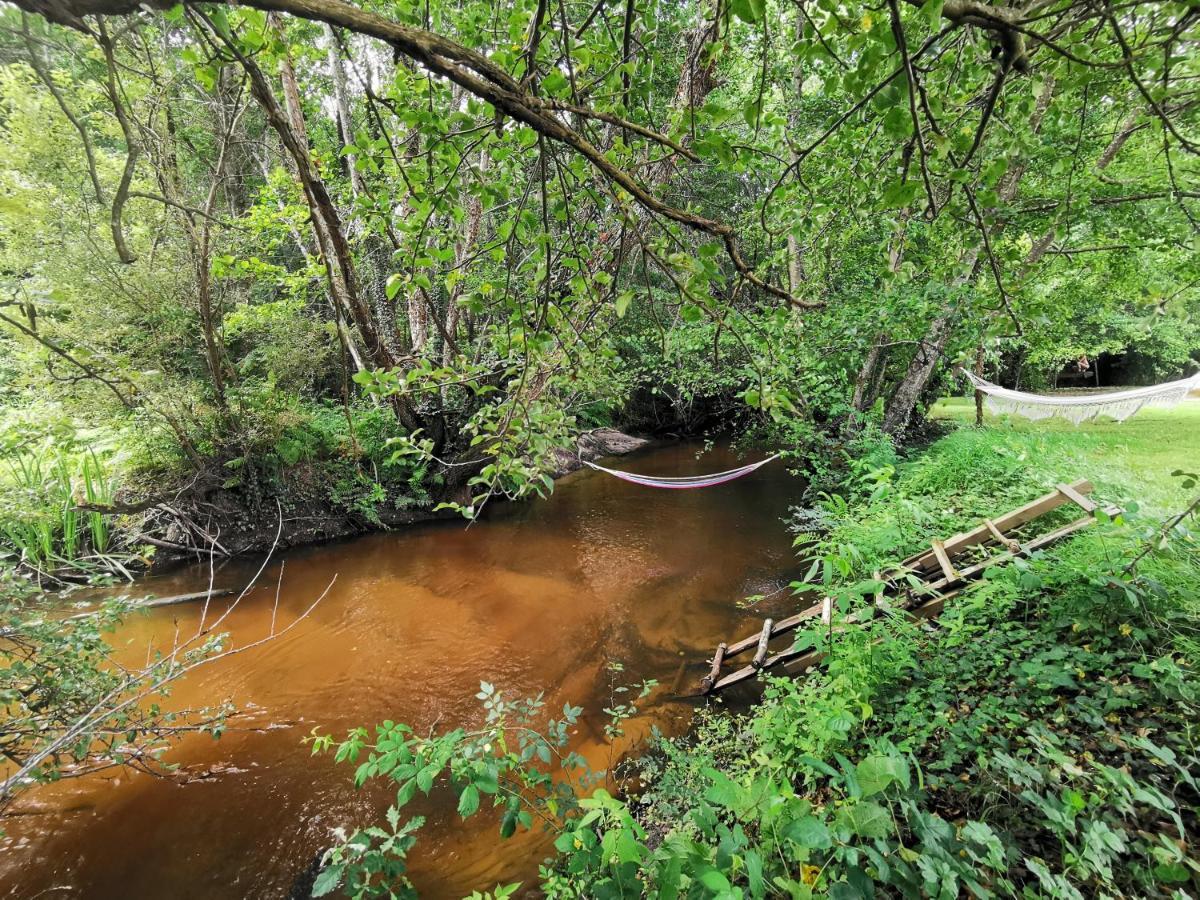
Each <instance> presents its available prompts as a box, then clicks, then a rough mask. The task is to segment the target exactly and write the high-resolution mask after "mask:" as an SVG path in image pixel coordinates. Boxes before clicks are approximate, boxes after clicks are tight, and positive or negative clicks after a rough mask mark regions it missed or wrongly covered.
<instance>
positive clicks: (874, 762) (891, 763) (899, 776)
mask: <svg viewBox="0 0 1200 900" xmlns="http://www.w3.org/2000/svg"><path fill="white" fill-rule="evenodd" d="M855 773H856V775H857V776H858V785H859V787H860V788H862V795H863V796H864V797H870V796H871V795H872V794H880V793H883V792H884V791H885V790H887V789H888V788H889V787H890V786H891V785H892V783H893V782H896V781H905V780H906V779H907V774H908V773H907V771H906V766H905V765H904V761H903V760H901V759H899V758H897V757H893V756H868V757H867V758H866V759H864V760H862V761H861V762H859V764H858V765H857V766H855Z"/></svg>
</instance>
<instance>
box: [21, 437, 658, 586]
mask: <svg viewBox="0 0 1200 900" xmlns="http://www.w3.org/2000/svg"><path fill="white" fill-rule="evenodd" d="M650 443H651V442H650V440H649V439H647V438H642V437H636V436H633V435H630V434H626V433H624V432H622V431H618V430H617V429H614V428H596V429H592V430H589V431H586V432H583V433H582V434H581V435H580V436H579V438H578V441H577V443H576V447H575V450H574V452H572V451H569V450H559V451H557V452H556V453H555V454H554V457H553V465H552V467H551V469H550V470H549V471H548V472H547V473H546V474H547V475H548V476H549V477H550V478H552V479H555V480H557V479H559V478H562V477H564V476H565V475H568V474H570V473H571V472H574V471H576V470H577V469H579V468H580V466H581V465H582V462H583V461H584V460H596V459H599V458H601V457H604V456H621V455H625V454H628V453H632V452H634V451H636V450H640V449H643V448H645V447H647V446H649V445H650ZM371 465H372V466H374V468H371V469H370V471H371V473H372V477H366V476H364V475H362V474H360V473H358V472H357V471H353V470H352V471H351V472H350V473H349V474H348V475H347V474H346V473H340V480H338V481H337V482H335V483H333V484H331V483H330V482H331V479H332V478H334V474H335V473H333V472H331V468H330V466H329V465H328V464H322V463H315V462H297V463H296V464H294V465H292V466H290V467H287V468H285V469H283V470H281V471H280V472H279V473H278V474H277V475H275V476H273V477H272V478H271V479H270V482H269V488H268V489H264V488H263V486H262V485H261V484H258V483H254V489H252V490H251V489H247V486H246V485H244V484H242V483H241V482H237V483H231V482H219V481H218V479H217V478H216V476H215V475H212V474H208V475H207V476H206V477H200V476H194V477H192V478H190V479H188V480H187V481H186V482H184V483H183V484H181V485H180V486H178V487H177V488H176V489H174V490H172V491H169V492H165V493H160V494H159V495H158V497H157V498H154V499H150V500H141V499H140V498H139V497H137V496H131V497H125V496H120V495H119V494H118V496H117V499H116V501H115V502H111V503H99V504H89V505H88V506H87V507H86V508H85V509H81V512H86V513H92V514H95V513H96V512H97V511H99V512H100V513H101V514H103V515H104V518H105V521H106V523H107V524H108V525H109V527H110V533H109V535H108V541H109V545H110V547H109V551H108V553H107V554H106V559H102V560H100V561H99V563H100V564H101V566H103V565H104V564H105V562H106V561H108V562H109V566H110V570H111V571H112V574H117V572H118V571H120V570H124V572H125V573H127V574H131V575H133V574H140V573H145V572H149V571H155V572H162V571H164V570H169V569H171V568H173V567H176V566H179V565H183V564H186V563H188V562H194V561H196V560H198V559H200V560H203V559H208V558H210V557H212V558H219V559H230V558H234V557H237V556H241V555H246V554H258V553H265V552H270V551H272V550H280V549H290V548H297V547H303V546H307V545H310V544H318V543H322V542H326V541H332V540H338V539H342V538H347V537H351V536H353V535H358V534H367V533H370V532H373V531H389V530H392V529H396V528H404V527H407V526H411V525H416V524H419V523H422V522H431V521H437V520H443V519H451V520H453V519H457V518H461V515H460V513H458V512H457V511H456V510H455V509H453V508H447V507H446V506H445V504H450V503H464V504H465V503H468V502H469V495H470V491H469V489H468V487H467V486H466V485H465V484H463V483H461V480H462V479H461V478H460V477H459V475H460V473H458V472H456V471H455V470H453V469H446V470H445V471H444V472H443V473H442V474H437V473H436V472H434V471H431V472H430V473H429V474H428V475H426V474H422V476H421V479H420V480H417V479H412V480H409V481H405V480H404V479H390V480H389V479H387V478H384V477H383V476H381V475H380V473H379V471H378V467H377V465H375V464H371ZM435 468H436V464H435ZM447 475H452V476H455V478H449V477H446V476H447ZM455 479H458V480H455ZM268 490H269V493H268ZM140 493H143V494H144V493H145V491H144V490H143V491H141V492H140ZM496 502H500V501H496ZM94 565H95V564H94V563H93V564H85V565H82V566H80V567H79V568H76V567H74V566H68V567H62V568H59V569H58V570H51V571H49V572H47V573H46V574H48V575H49V576H50V577H51V579H54V578H61V579H63V580H65V581H75V580H80V579H83V578H87V577H89V575H90V574H91V573H92V572H93V570H94ZM116 566H119V567H120V568H119V569H117V568H115V567H116ZM35 574H41V572H40V571H39V572H35Z"/></svg>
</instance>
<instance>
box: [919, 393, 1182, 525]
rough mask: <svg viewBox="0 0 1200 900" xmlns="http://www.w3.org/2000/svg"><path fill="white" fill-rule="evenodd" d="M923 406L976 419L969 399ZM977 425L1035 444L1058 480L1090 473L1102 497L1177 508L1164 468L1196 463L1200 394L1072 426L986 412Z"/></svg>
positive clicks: (1177, 494)
mask: <svg viewBox="0 0 1200 900" xmlns="http://www.w3.org/2000/svg"><path fill="white" fill-rule="evenodd" d="M930 412H931V415H932V416H933V417H934V418H937V419H942V420H949V421H954V422H959V423H962V424H964V425H969V424H971V423H973V422H974V419H975V405H974V402H973V401H972V400H971V399H964V398H960V397H951V398H946V399H943V400H940V401H939V402H938V403H937V404H936V405H935V406H934V407H933V409H932V410H931V411H930ZM983 431H984V432H985V433H987V434H990V435H992V436H993V438H994V439H995V440H997V441H1007V442H1008V443H1009V445H1010V446H1027V447H1028V448H1029V449H1030V450H1032V451H1036V453H1037V455H1038V457H1039V458H1038V460H1037V465H1038V466H1039V467H1041V468H1049V467H1053V466H1055V465H1058V466H1060V467H1061V468H1062V469H1063V471H1062V475H1061V478H1060V480H1064V481H1070V480H1072V479H1073V478H1076V477H1085V478H1090V479H1091V480H1092V481H1093V482H1095V483H1096V485H1097V488H1098V489H1099V490H1101V492H1102V493H1103V494H1104V496H1105V499H1109V500H1113V501H1114V502H1117V503H1128V502H1130V501H1135V502H1136V503H1138V504H1139V505H1140V506H1141V507H1142V508H1143V509H1144V510H1146V511H1147V512H1157V513H1166V512H1170V511H1173V510H1177V509H1178V508H1179V507H1180V504H1181V503H1183V502H1184V501H1185V500H1186V499H1187V492H1186V491H1185V490H1184V489H1183V487H1182V483H1181V479H1179V478H1178V477H1173V476H1172V474H1171V473H1172V472H1175V471H1179V470H1183V471H1185V472H1196V471H1197V470H1198V469H1200V400H1187V401H1184V402H1183V403H1181V404H1179V405H1178V406H1176V407H1174V408H1172V409H1158V408H1153V407H1151V408H1149V409H1144V410H1142V411H1141V412H1139V413H1138V414H1137V415H1135V416H1134V417H1133V418H1131V419H1128V420H1126V421H1125V422H1123V423H1118V422H1114V421H1112V420H1111V419H1101V420H1099V421H1096V422H1087V423H1084V424H1082V425H1079V426H1075V425H1072V424H1071V423H1070V422H1067V421H1064V420H1062V419H1045V420H1042V421H1040V422H1031V421H1029V420H1028V419H1023V418H1020V417H1018V416H993V415H991V414H988V413H985V416H984V429H983ZM1080 467H1081V469H1080Z"/></svg>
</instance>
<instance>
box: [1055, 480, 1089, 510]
mask: <svg viewBox="0 0 1200 900" xmlns="http://www.w3.org/2000/svg"><path fill="white" fill-rule="evenodd" d="M1056 487H1057V488H1058V492H1059V493H1060V494H1062V495H1063V496H1064V497H1066V498H1067V499H1068V500H1070V501H1071V502H1072V503H1074V504H1075V505H1076V506H1079V507H1081V508H1082V509H1083V511H1084V512H1088V513H1094V512H1095V511H1096V509H1097V504H1096V502H1095V501H1094V500H1092V499H1091V498H1090V497H1085V496H1083V494H1081V493H1079V491H1077V490H1075V488H1073V487H1071V485H1069V484H1060V485H1056Z"/></svg>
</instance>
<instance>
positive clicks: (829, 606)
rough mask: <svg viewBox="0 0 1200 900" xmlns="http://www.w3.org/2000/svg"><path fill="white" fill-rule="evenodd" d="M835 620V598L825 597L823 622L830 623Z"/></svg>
mask: <svg viewBox="0 0 1200 900" xmlns="http://www.w3.org/2000/svg"><path fill="white" fill-rule="evenodd" d="M832 621H833V598H832V597H825V598H824V599H823V600H822V601H821V624H822V625H828V624H830V623H831V622H832Z"/></svg>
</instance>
